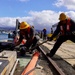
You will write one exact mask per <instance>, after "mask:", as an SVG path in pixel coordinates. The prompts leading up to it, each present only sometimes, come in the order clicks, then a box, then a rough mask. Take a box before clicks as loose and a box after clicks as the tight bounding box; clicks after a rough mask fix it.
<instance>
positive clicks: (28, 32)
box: [15, 22, 38, 56]
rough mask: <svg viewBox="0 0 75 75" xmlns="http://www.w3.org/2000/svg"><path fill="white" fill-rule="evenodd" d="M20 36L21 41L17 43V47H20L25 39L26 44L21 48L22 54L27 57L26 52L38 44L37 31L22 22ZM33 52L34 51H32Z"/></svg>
mask: <svg viewBox="0 0 75 75" xmlns="http://www.w3.org/2000/svg"><path fill="white" fill-rule="evenodd" d="M19 29H20V36H19V41H18V42H16V43H15V45H16V46H17V45H19V44H20V43H21V42H22V40H23V39H25V40H26V43H25V44H24V45H23V46H22V47H25V50H24V48H22V47H21V50H20V51H21V52H20V54H21V55H22V56H24V55H25V52H26V50H28V49H29V48H30V46H32V47H34V46H35V45H36V44H37V41H38V39H37V38H36V36H35V31H34V28H32V27H31V26H30V25H29V24H28V23H26V22H21V23H20V27H19ZM32 51H33V50H32Z"/></svg>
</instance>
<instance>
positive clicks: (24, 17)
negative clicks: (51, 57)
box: [0, 0, 75, 30]
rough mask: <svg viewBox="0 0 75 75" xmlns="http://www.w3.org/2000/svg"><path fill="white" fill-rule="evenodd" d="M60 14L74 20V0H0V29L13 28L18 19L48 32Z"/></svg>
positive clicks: (57, 20)
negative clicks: (62, 13)
mask: <svg viewBox="0 0 75 75" xmlns="http://www.w3.org/2000/svg"><path fill="white" fill-rule="evenodd" d="M61 12H64V13H65V14H66V15H67V16H69V17H71V18H72V19H73V20H75V0H0V27H2V26H3V27H8V26H10V27H15V26H16V19H18V20H19V22H22V21H25V22H27V23H28V24H30V25H31V26H34V27H35V29H41V30H42V29H43V28H46V29H47V30H50V28H51V26H52V25H54V24H56V23H57V22H59V15H60V13H61Z"/></svg>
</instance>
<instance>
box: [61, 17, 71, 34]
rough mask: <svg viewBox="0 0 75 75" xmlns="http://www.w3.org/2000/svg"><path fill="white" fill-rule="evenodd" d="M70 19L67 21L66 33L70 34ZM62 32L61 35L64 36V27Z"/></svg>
mask: <svg viewBox="0 0 75 75" xmlns="http://www.w3.org/2000/svg"><path fill="white" fill-rule="evenodd" d="M70 26H71V23H70V18H68V19H67V26H66V31H67V32H69V31H70ZM60 30H61V34H62V35H64V29H63V25H61V26H60Z"/></svg>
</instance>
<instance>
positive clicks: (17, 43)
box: [15, 34, 23, 46]
mask: <svg viewBox="0 0 75 75" xmlns="http://www.w3.org/2000/svg"><path fill="white" fill-rule="evenodd" d="M22 39H23V36H22V35H21V34H20V38H19V40H18V41H17V42H15V46H18V45H20V43H21V42H22Z"/></svg>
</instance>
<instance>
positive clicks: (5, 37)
mask: <svg viewBox="0 0 75 75" xmlns="http://www.w3.org/2000/svg"><path fill="white" fill-rule="evenodd" d="M11 39H12V38H8V34H6V33H0V40H11Z"/></svg>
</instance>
